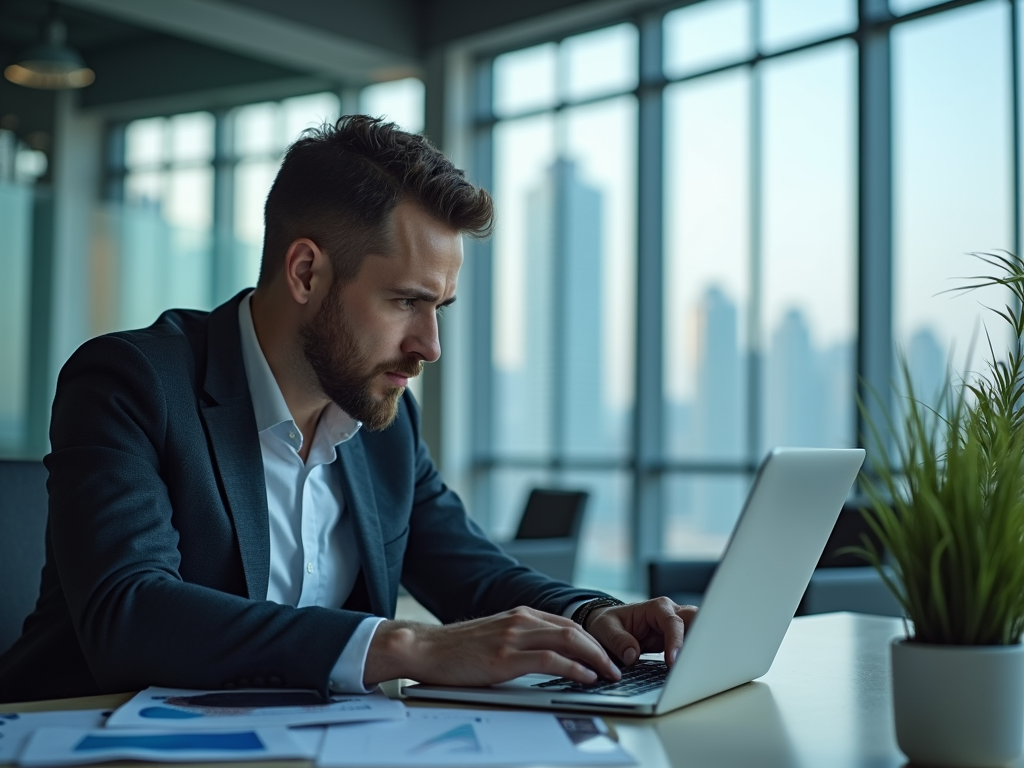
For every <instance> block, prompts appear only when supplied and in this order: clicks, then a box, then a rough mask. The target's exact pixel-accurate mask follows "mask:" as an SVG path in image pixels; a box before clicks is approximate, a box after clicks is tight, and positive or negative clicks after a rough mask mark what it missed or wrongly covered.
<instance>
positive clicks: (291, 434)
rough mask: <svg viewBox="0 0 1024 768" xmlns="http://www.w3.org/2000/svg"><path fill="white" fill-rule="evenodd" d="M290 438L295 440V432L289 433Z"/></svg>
mask: <svg viewBox="0 0 1024 768" xmlns="http://www.w3.org/2000/svg"><path fill="white" fill-rule="evenodd" d="M288 437H290V438H291V439H292V440H294V439H295V433H294V432H289V433H288Z"/></svg>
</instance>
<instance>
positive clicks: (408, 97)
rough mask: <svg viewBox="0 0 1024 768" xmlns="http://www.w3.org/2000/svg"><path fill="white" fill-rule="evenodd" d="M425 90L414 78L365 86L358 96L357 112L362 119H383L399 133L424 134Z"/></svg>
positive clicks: (421, 82)
mask: <svg viewBox="0 0 1024 768" xmlns="http://www.w3.org/2000/svg"><path fill="white" fill-rule="evenodd" d="M425 98H426V89H425V88H424V85H423V81H422V80H420V79H419V78H416V77H407V78H405V79H404V80H392V81H391V82H389V83H377V84H376V85H368V86H366V87H365V88H363V90H361V91H360V92H359V111H360V112H362V113H363V114H364V115H373V116H374V117H386V118H387V119H388V120H390V121H392V122H394V123H398V125H399V127H400V128H402V130H405V131H409V132H410V133H420V132H421V131H422V130H423V119H424V114H423V111H424V103H425V102H424V99H425Z"/></svg>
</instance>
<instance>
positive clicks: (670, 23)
mask: <svg viewBox="0 0 1024 768" xmlns="http://www.w3.org/2000/svg"><path fill="white" fill-rule="evenodd" d="M750 25H751V19H750V2H749V0H704V2H702V3H694V4H693V5H688V6H686V7H685V8H679V9H677V10H675V11H672V12H671V13H667V14H665V76H666V77H669V78H673V77H681V76H683V75H687V74H690V73H692V72H697V71H700V70H703V69H713V68H715V67H719V66H723V65H726V64H730V63H732V62H734V61H742V60H744V59H748V58H750V57H751V56H753V55H754V44H753V40H751V28H750Z"/></svg>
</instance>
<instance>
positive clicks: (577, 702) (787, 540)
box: [402, 448, 864, 715]
mask: <svg viewBox="0 0 1024 768" xmlns="http://www.w3.org/2000/svg"><path fill="white" fill-rule="evenodd" d="M863 462H864V451H863V449H860V448H850V449H839V448H837V449H826V448H820V449H818V448H776V449H774V450H772V451H771V452H770V453H769V454H768V455H767V456H766V457H765V459H764V461H763V462H762V463H761V466H760V467H759V468H758V471H757V475H756V476H755V478H754V483H753V485H752V486H751V489H750V492H749V494H748V495H747V500H746V502H745V503H744V505H743V510H742V512H741V513H740V517H739V521H738V522H737V523H736V527H735V528H734V529H733V532H732V536H731V537H730V539H729V543H728V544H727V545H726V548H725V552H724V553H723V555H722V559H721V561H720V562H719V564H718V568H717V569H716V570H715V575H714V577H713V578H712V580H711V583H710V584H709V585H708V588H707V591H706V592H705V594H704V599H703V601H702V603H701V607H700V610H699V611H698V612H697V616H696V617H695V618H694V620H693V623H692V624H691V626H690V628H689V630H688V631H687V633H686V638H685V640H684V642H683V647H682V650H680V652H679V656H678V657H677V658H676V663H675V664H674V665H673V666H672V669H671V670H668V669H667V667H666V666H665V664H664V662H663V661H661V660H655V659H650V658H647V657H644V658H642V659H641V660H640V661H638V662H637V663H636V664H634V665H633V666H632V667H626V668H624V669H623V680H622V681H619V682H616V683H610V682H608V681H598V682H597V683H594V684H591V685H581V684H579V683H574V682H571V681H568V680H565V679H564V678H556V677H552V676H550V675H524V676H522V677H518V678H516V679H514V680H511V681H509V682H507V683H501V684H498V685H491V686H484V687H477V688H470V687H457V686H442V685H424V684H416V685H409V686H405V687H403V688H402V692H403V693H404V694H405V695H406V696H409V697H411V698H422V699H441V700H445V701H458V702H466V703H475V704H493V705H501V706H509V705H511V706H522V707H531V708H535V709H562V710H564V709H577V710H582V711H589V712H608V713H621V714H632V715H661V714H664V713H666V712H671V711H672V710H674V709H678V708H679V707H683V706H686V705H687V704H692V703H693V702H695V701H700V700H701V699H705V698H707V697H708V696H713V695H714V694H716V693H721V692H722V691H725V690H728V689H730V688H735V687H736V686H738V685H743V684H744V683H748V682H750V681H751V680H753V679H754V678H757V677H761V676H762V675H763V674H765V673H766V672H767V671H768V669H769V668H770V667H771V665H772V661H774V659H775V654H776V653H777V652H778V650H779V646H780V645H781V644H782V639H783V637H785V635H786V630H787V629H789V623H790V621H791V620H792V618H793V615H794V614H795V613H796V609H797V606H798V605H799V604H800V599H801V598H802V597H803V594H804V590H805V589H806V588H807V584H808V582H809V581H810V578H811V574H812V573H813V571H814V567H815V565H816V564H817V562H818V559H819V558H820V557H821V553H822V551H823V550H824V549H825V544H826V542H827V541H828V537H829V534H830V533H831V532H832V528H833V527H834V526H835V523H836V520H837V518H838V517H839V512H840V510H841V509H842V506H843V502H844V501H845V500H846V498H847V496H848V495H849V493H850V489H851V488H852V487H853V482H854V480H856V478H857V473H858V472H859V471H860V467H861V464H862V463H863Z"/></svg>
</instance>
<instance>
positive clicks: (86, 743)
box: [18, 727, 307, 767]
mask: <svg viewBox="0 0 1024 768" xmlns="http://www.w3.org/2000/svg"><path fill="white" fill-rule="evenodd" d="M306 756H307V755H306V754H304V751H303V749H302V748H301V747H300V746H299V745H298V744H297V743H296V742H295V740H294V739H292V737H291V735H290V733H289V731H288V729H287V728H282V727H270V728H252V729H233V730H217V731H211V730H201V731H173V732H168V731H146V730H141V729H131V730H128V729H119V730H111V729H103V730H88V729H83V728H40V729H39V730H38V731H36V732H35V733H34V734H32V736H31V738H30V739H29V742H28V745H27V746H26V747H25V749H24V750H22V753H21V757H20V758H19V760H18V765H24V766H33V767H34V766H43V765H82V764H85V763H104V762H108V761H111V760H150V761H156V762H165V763H167V762H170V763H182V762H191V761H195V762H199V761H202V762H222V761H228V760H289V759H301V758H303V757H306Z"/></svg>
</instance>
